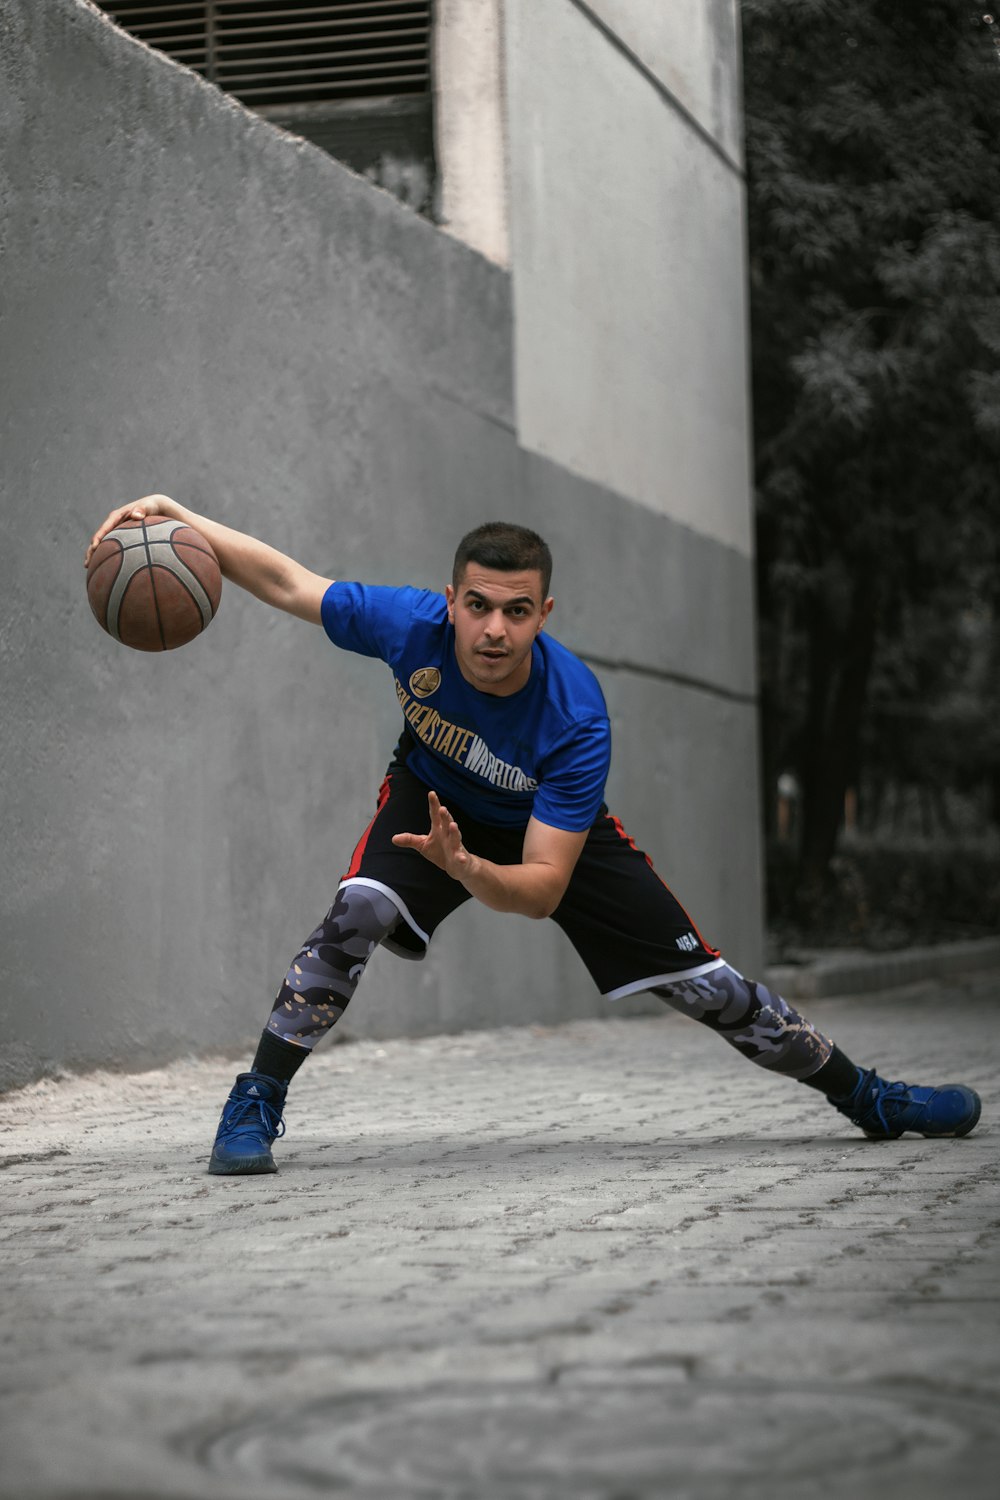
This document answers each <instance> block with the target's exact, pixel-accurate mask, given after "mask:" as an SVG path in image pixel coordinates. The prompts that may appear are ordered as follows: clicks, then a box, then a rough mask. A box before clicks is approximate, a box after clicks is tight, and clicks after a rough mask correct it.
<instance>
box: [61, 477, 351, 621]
mask: <svg viewBox="0 0 1000 1500" xmlns="http://www.w3.org/2000/svg"><path fill="white" fill-rule="evenodd" d="M157 515H159V516H169V517H170V518H171V519H172V520H175V521H183V522H184V523H185V525H187V526H193V527H194V529H195V530H196V531H198V532H200V533H201V535H202V536H203V537H204V538H205V540H206V541H207V542H208V543H209V544H210V546H211V547H212V550H213V551H214V552H215V555H216V557H217V558H218V559H219V567H220V568H221V569H222V576H223V577H224V578H228V579H229V580H230V582H231V583H237V584H239V586H240V588H244V589H246V590H247V591H248V592H249V593H251V594H254V595H255V596H256V598H258V599H262V600H263V601H264V603H265V604H273V605H274V607H275V609H283V610H285V611H286V612H287V613H288V614H290V615H297V616H298V618H299V619H300V620H308V621H309V623H310V624H312V625H319V624H321V623H322V619H321V615H320V605H321V604H322V602H323V595H324V594H325V593H326V591H327V589H328V588H329V587H330V584H331V582H332V579H329V578H321V577H320V575H319V574H318V573H312V572H310V570H309V569H308V568H304V567H303V566H302V564H301V563H297V562H296V561H295V560H294V558H291V557H286V555H285V554H284V552H279V551H278V550H277V548H276V547H269V546H268V545H267V543H266V542H259V541H258V540H257V538H256V537H252V536H247V535H246V534H245V533H244V532H242V531H234V530H233V529H232V527H231V526H223V525H222V524H221V522H219V521H212V520H210V519H209V518H208V517H207V516H199V515H197V514H196V513H195V512H194V511H193V510H188V509H187V508H186V507H185V506H183V505H179V504H178V502H177V501H176V500H172V499H171V498H170V496H169V495H145V496H144V497H143V498H142V499H141V500H135V501H133V502H132V503H131V504H130V505H119V506H118V507H117V508H116V509H115V510H113V511H111V513H110V515H108V516H107V517H106V518H105V520H104V521H103V522H102V523H101V525H100V526H99V527H98V529H97V530H96V531H95V532H94V535H93V537H92V538H91V541H90V546H89V547H88V548H87V552H86V556H85V557H84V564H86V563H88V562H89V561H90V558H91V554H92V553H93V551H94V549H95V548H96V547H97V545H98V543H99V542H100V541H101V538H102V537H104V536H106V535H107V533H108V532H109V531H113V530H114V528H115V527H116V526H119V525H120V524H121V522H122V521H127V520H143V519H144V518H145V517H146V516H157Z"/></svg>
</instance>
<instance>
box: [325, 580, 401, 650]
mask: <svg viewBox="0 0 1000 1500" xmlns="http://www.w3.org/2000/svg"><path fill="white" fill-rule="evenodd" d="M418 594H419V590H417V589H412V588H401V589H392V588H373V587H371V586H370V585H368V584H363V583H331V585H330V587H329V588H328V589H327V591H326V593H325V594H324V595H323V602H322V604H321V605H320V615H321V618H322V621H323V629H324V630H325V631H326V633H327V635H328V636H329V637H330V640H331V641H332V642H333V644H334V645H335V646H340V647H341V648H342V649H343V650H344V651H355V652H357V654H358V655H359V656H375V657H378V658H379V659H380V660H381V661H385V662H391V661H393V660H395V658H396V657H397V656H398V654H399V652H400V650H401V649H402V645H403V642H404V641H405V639H406V634H407V630H408V628H409V624H410V621H411V619H412V618H413V601H414V599H415V597H416V596H417V595H418Z"/></svg>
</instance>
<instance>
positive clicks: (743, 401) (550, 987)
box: [0, 0, 761, 1085]
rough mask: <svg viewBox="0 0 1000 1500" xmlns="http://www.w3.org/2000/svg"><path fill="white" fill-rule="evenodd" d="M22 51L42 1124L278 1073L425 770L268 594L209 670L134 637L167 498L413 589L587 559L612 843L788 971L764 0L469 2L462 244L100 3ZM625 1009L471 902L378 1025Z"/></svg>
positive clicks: (13, 1028)
mask: <svg viewBox="0 0 1000 1500" xmlns="http://www.w3.org/2000/svg"><path fill="white" fill-rule="evenodd" d="M0 25H2V29H3V33H4V46H3V48H2V49H0V74H2V88H0V153H2V161H0V173H2V182H3V196H4V215H3V223H4V229H3V234H4V238H5V243H4V246H3V252H4V253H3V271H2V276H3V288H2V291H3V301H2V305H0V379H2V383H3V393H2V402H0V429H2V430H0V448H2V451H3V454H4V471H5V485H6V495H5V513H6V519H7V528H6V535H7V547H6V549H5V555H4V558H3V564H2V566H3V570H4V586H3V591H2V598H3V622H4V623H3V627H2V630H0V661H2V665H3V672H4V681H5V714H4V719H3V724H4V728H3V734H4V753H3V783H4V825H5V826H4V840H5V848H6V850H7V859H6V860H5V862H4V870H3V872H2V874H0V883H2V887H3V911H4V916H3V950H4V955H5V971H6V974H7V980H8V982H7V985H6V986H5V993H4V996H3V1000H2V1001H0V1004H2V1005H3V1007H4V1009H5V1018H4V1035H5V1038H6V1039H7V1047H6V1049H5V1052H4V1062H3V1064H2V1071H0V1083H2V1084H5V1085H9V1084H11V1083H16V1082H20V1081H23V1080H25V1079H28V1078H31V1077H34V1076H38V1075H39V1074H40V1073H44V1072H46V1071H49V1070H51V1069H52V1068H54V1067H57V1066H74V1067H83V1066H91V1065H94V1064H100V1063H103V1062H108V1061H112V1062H115V1063H128V1064H133V1065H139V1064H143V1063H146V1062H152V1061H156V1060H159V1059H163V1058H168V1057H170V1056H176V1055H178V1054H180V1053H186V1052H191V1051H198V1052H201V1051H204V1050H209V1049H212V1048H220V1047H225V1048H227V1049H230V1050H234V1051H235V1050H238V1049H239V1047H240V1046H241V1045H243V1044H244V1043H246V1044H249V1042H250V1041H251V1040H252V1039H253V1037H254V1036H255V1035H256V1034H257V1032H258V1031H259V1028H260V1025H261V1024H262V1021H263V1018H264V1016H265V1014H266V1011H267V1007H268V1005H269V1003H270V998H271V996H272V994H273V992H274V990H275V988H276V987H277V984H278V982H279V980H280V978H281V976H282V974H283V972H284V968H285V965H286V963H287V959H288V957H289V955H290V954H291V953H292V952H294V951H295V949H296V948H297V946H298V944H299V942H300V941H301V939H302V937H303V936H304V935H305V934H306V933H307V932H308V931H309V930H310V929H311V927H312V926H313V925H314V924H315V921H316V920H317V919H318V918H319V916H320V915H321V914H322V912H323V911H324V910H325V909H326V907H327V906H328V904H329V901H330V899H331V898H332V894H333V891H334V889H335V887H336V884H337V881H338V879H339V876H340V874H341V873H342V871H343V869H344V868H346V864H347V861H348V859H349V856H350V851H351V848H352V847H353V843H354V841H355V839H356V838H357V836H358V834H359V833H360V831H361V829H362V828H363V826H364V824H365V823H366V821H367V819H368V817H369V816H370V812H371V808H372V804H373V799H374V794H375V790H376V788H377V785H378V782H379V779H380V776H381V772H382V769H383V766H384V763H385V761H386V759H387V756H388V753H389V750H390V749H391V746H392V743H393V741H394V737H395V734H396V732H397V722H396V721H397V713H398V710H397V708H396V705H395V699H394V695H393V693H392V685H391V679H390V677H389V674H388V672H385V671H383V670H381V669H379V667H378V666H377V665H374V664H372V663H370V662H364V661H362V660H360V659H357V658H353V657H349V656H344V655H342V654H340V653H338V652H336V651H334V650H333V648H332V647H330V646H329V644H328V643H326V641H325V639H324V638H323V637H322V634H321V632H319V631H313V630H310V629H309V628H308V627H306V626H303V625H302V624H301V623H300V622H297V621H294V620H292V619H286V618H284V617H281V616H278V615H276V614H275V613H274V612H273V611H269V610H266V609H263V608H261V607H260V606H258V605H257V604H256V603H255V602H254V601H253V600H252V599H250V598H248V597H246V596H243V595H241V594H240V593H239V591H237V590H235V589H231V588H227V589H224V592H223V600H222V605H221V609H220V612H219V616H218V619H217V620H216V621H215V622H214V623H213V625H212V626H211V628H210V630H209V631H208V632H207V633H206V634H205V636H204V637H202V638H199V639H198V640H197V641H196V642H194V643H192V645H190V646H188V647H185V648H183V650H181V651H179V652H176V653H170V654H168V655H166V656H157V657H147V656H144V655H142V654H140V653H133V652H129V651H128V650H126V649H125V648H122V647H120V646H118V645H117V644H115V643H114V642H112V641H110V640H109V639H107V638H105V637H103V636H102V635H101V634H100V633H99V631H98V630H97V629H96V627H95V625H94V623H93V621H92V619H91V617H90V615H89V611H88V608H87V602H86V597H85V593H84V588H83V570H82V567H81V565H80V564H81V557H82V550H83V547H84V545H85V542H86V540H87V538H88V536H89V534H90V532H91V531H92V530H93V528H94V526H95V525H96V524H97V522H98V521H99V520H100V519H101V517H102V516H103V515H104V514H105V512H106V511H107V509H108V508H109V507H110V505H111V504H113V503H116V502H118V501H120V500H122V499H127V498H129V497H132V496H137V495H140V494H144V493H148V492H150V491H154V490H165V491H167V492H169V493H172V494H175V495H176V496H177V498H179V499H180V500H182V501H184V502H185V503H188V504H191V505H193V506H194V507H195V508H196V509H203V510H205V511H208V512H209V513H211V514H213V515H215V516H218V517H219V518H220V519H222V520H224V521H226V522H229V523H230V524H232V525H235V526H238V527H241V528H244V529H246V530H249V531H252V532H255V533H257V534H259V535H261V536H263V537H265V538H267V539H268V540H271V541H273V542H274V543H275V544H276V545H278V546H280V547H282V548H284V549H285V550H287V551H288V552H290V553H292V554H293V555H295V556H298V557H300V558H302V559H303V560H304V561H307V562H309V563H310V565H311V566H313V567H315V568H316V569H317V570H319V571H322V572H328V573H329V575H330V576H331V577H342V578H361V579H364V580H366V581H371V582H412V583H416V584H421V585H425V586H428V587H442V586H443V584H444V582H445V581H446V580H447V573H448V569H449V565H450V555H451V551H452V549H453V546H454V542H455V540H456V538H457V536H458V535H460V534H461V533H462V532H463V531H465V530H467V529H468V528H469V527H470V526H473V525H475V524H477V523H478V522H479V521H482V520H486V519H492V518H496V517H508V518H510V519H513V520H516V521H522V522H524V523H526V524H529V525H532V526H534V527H536V528H537V529H539V530H541V531H542V532H543V534H545V535H546V536H547V537H548V539H549V540H550V542H551V544H552V546H553V550H554V553H555V557H556V571H555V576H554V580H553V592H554V594H555V597H556V611H555V613H554V615H553V617H552V621H551V629H552V632H553V633H554V634H555V635H556V636H558V637H559V638H560V639H562V640H563V641H565V643H566V644H567V645H569V646H570V647H572V648H573V649H574V650H576V651H578V652H579V653H580V654H581V655H582V656H583V657H584V658H585V659H586V660H588V661H589V662H590V663H591V664H592V665H593V666H594V668H595V670H596V671H597V673H598V675H599V676H600V678H601V681H602V683H603V686H604V688H605V692H606V696H607V699H608V704H609V708H610V711H611V715H612V720H613V725H614V730H615V758H614V763H613V769H612V777H611V781H610V783H609V788H608V798H609V802H610V803H611V805H612V807H613V810H614V811H615V812H616V813H617V814H618V815H619V816H620V817H621V818H622V820H623V822H624V823H625V825H626V827H628V828H629V829H630V831H631V832H633V833H634V835H635V836H636V838H637V840H638V841H639V842H640V844H641V845H642V846H643V847H644V848H646V849H647V850H648V851H649V852H650V853H651V855H652V856H653V857H654V859H655V861H656V864H657V868H658V869H659V870H660V872H661V873H662V874H663V876H664V878H665V879H667V880H668V882H669V883H670V884H671V885H672V886H673V888H674V889H675V890H676V891H677V894H678V896H679V897H680V899H681V900H682V901H683V902H684V903H685V905H687V906H688V907H689V909H690V910H691V911H692V914H693V915H694V916H695V918H696V920H697V921H698V923H699V926H700V927H701V929H702V930H703V931H704V933H705V935H706V936H707V937H708V938H709V939H710V940H711V941H713V942H715V943H716V944H718V945H719V946H721V947H722V948H723V950H724V951H725V953H726V954H727V956H728V957H729V958H730V959H731V960H732V961H733V962H734V963H736V964H738V965H739V966H740V967H743V968H745V969H747V970H749V971H753V970H754V969H755V968H756V966H757V965H759V963H760V960H761V941H760V938H761V930H760V929H761V898H760V845H759V831H758V788H757V705H756V676H755V653H754V624H753V583H752V576H753V569H752V543H751V509H750V484H749V411H748V389H747V348H746V339H747V318H746V302H745V299H746V286H745V251H744V206H743V194H744V184H743V177H742V165H741V154H740V153H741V141H740V126H739V119H740V116H739V65H738V61H739V40H738V31H737V15H736V5H735V3H734V0H678V3H677V4H671V5H670V6H660V5H650V4H645V3H642V0H588V3H584V0H438V3H437V4H436V5H435V6H434V7H433V27H432V33H431V39H430V46H431V53H430V55H431V58H432V64H431V76H432V81H433V111H432V117H433V132H434V134H433V193H432V196H433V208H432V211H430V212H429V213H425V214H420V213H417V212H414V211H413V209H412V207H408V206H406V204H404V203H400V202H399V201H398V199H397V198H396V197H394V196H392V195H391V194H390V193H389V192H386V191H384V190H383V188H381V187H379V186H377V185H374V183H373V182H372V181H370V180H368V179H366V177H365V176H364V175H363V170H362V171H357V170H352V169H351V168H350V167H348V166H346V165H344V164H343V163H342V162H340V161H338V160H336V159H334V158H333V157H331V155H330V154H329V151H328V150H321V149H319V148H318V146H317V145H316V144H314V143H312V142H310V141H308V140H305V139H303V138H301V137H299V136H297V135H296V134H294V133H293V132H292V131H291V130H290V129H289V128H287V126H288V123H289V122H287V121H286V122H285V127H286V128H278V127H276V125H275V123H274V121H273V120H269V119H266V118H263V117H262V116H261V115H260V114H259V113H258V112H255V111H252V110H251V109H249V108H248V107H246V106H245V105H244V104H243V103H241V102H239V101H238V100H236V99H234V98H232V97H230V96H229V95H227V93H226V92H224V91H223V90H222V89H220V87H218V86H216V85H214V84H212V83H210V82H207V81H205V80H204V79H203V78H201V77H199V76H198V75H197V73H196V72H194V71H192V70H191V69H190V68H189V67H187V66H185V65H183V64H180V63H177V62H174V61H171V60H170V59H169V58H167V57H165V56H164V55H163V54H162V52H160V51H158V50H156V49H153V48H150V47H149V46H147V45H145V44H144V43H143V42H142V41H140V40H137V39H136V38H135V37H133V36H131V35H129V34H128V33H127V32H125V31H124V30H122V29H121V28H119V27H118V26H117V25H116V24H115V23H114V22H113V21H112V20H111V19H110V18H109V16H108V15H107V13H106V11H104V10H102V9H101V8H100V7H98V6H96V5H94V4H91V3H90V0H46V3H45V4H44V5H38V4H37V3H35V0H0ZM292 123H294V122H292ZM387 185H388V186H391V184H387ZM404 196H405V195H404ZM649 1003H650V1002H634V1003H633V1008H635V1006H637V1005H643V1004H645V1005H648V1004H649ZM608 1011H609V1007H607V1006H606V1005H605V1004H604V1003H603V1002H601V1001H600V1000H599V998H598V997H597V996H596V995H594V994H593V992H592V990H591V987H590V983H589V980H588V978H587V976H586V974H585V972H584V970H583V968H582V966H581V965H580V963H579V961H578V960H577V959H576V957H575V955H574V954H573V953H572V951H570V950H569V949H568V948H567V945H566V944H565V940H564V939H563V938H562V936H561V934H560V933H559V932H558V931H557V930H556V929H555V928H554V927H553V926H552V925H551V924H549V923H532V922H528V921H525V920H523V919H518V918H514V917H498V916H496V915H495V914H493V913H490V912H487V911H485V910H484V909H479V908H477V909H475V910H473V909H471V908H469V907H467V908H465V909H464V911H463V912H462V913H460V914H459V915H458V916H457V917H456V918H454V919H453V921H452V922H451V923H449V924H446V926H445V927H444V928H443V929H442V931H441V933H440V934H439V936H438V937H437V938H436V940H435V945H434V949H433V951H432V953H431V955H430V957H429V958H428V960H427V961H426V963H424V964H423V965H421V966H417V965H405V964H400V963H398V962H396V961H395V960H393V959H392V958H391V957H390V956H389V955H384V954H381V953H380V954H377V955H376V957H375V958H374V960H373V961H372V965H371V967H370V969H369V973H368V976H367V977H366V981H365V984H364V986H363V987H362V989H361V990H360V991H359V994H358V997H357V999H356V1000H355V1002H354V1004H353V1005H352V1007H351V1009H350V1010H349V1012H348V1014H347V1016H345V1018H344V1021H343V1022H342V1023H341V1026H342V1027H343V1028H344V1031H345V1032H346V1033H348V1034H351V1033H353V1034H355V1035H358V1034H367V1035H389V1034H398V1033H407V1032H409V1033H418V1032H433V1031H439V1030H455V1029H461V1028H464V1027H468V1026H481V1025H506V1024H512V1023H517V1022H524V1021H538V1022H545V1023H550V1022H553V1021H557V1020H560V1019H565V1018H569V1017H572V1016H584V1015H597V1014H604V1013H607V1012H608Z"/></svg>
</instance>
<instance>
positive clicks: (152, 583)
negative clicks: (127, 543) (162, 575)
mask: <svg viewBox="0 0 1000 1500" xmlns="http://www.w3.org/2000/svg"><path fill="white" fill-rule="evenodd" d="M142 540H143V545H144V546H145V548H146V566H147V568H148V569H149V587H150V592H151V593H152V595H153V608H154V609H155V610H156V628H157V630H158V631H159V632H160V648H161V650H163V651H166V649H167V637H166V635H165V633H164V630H163V620H162V619H161V618H160V601H159V599H158V598H157V597H156V579H155V578H154V577H153V554H152V552H151V551H150V550H149V539H148V537H147V536H146V523H145V521H143V522H142Z"/></svg>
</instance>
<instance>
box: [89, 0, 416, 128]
mask: <svg viewBox="0 0 1000 1500" xmlns="http://www.w3.org/2000/svg"><path fill="white" fill-rule="evenodd" d="M101 8H102V9H103V10H105V11H107V13H108V14H109V15H110V16H112V17H113V18H114V20H116V21H117V22H118V24H119V25H120V26H122V27H123V28H124V29H125V30H126V31H129V32H131V34H132V35H133V36H135V37H138V38H139V39H140V40H141V41H143V42H146V43H147V44H148V45H149V46H150V47H156V48H157V49H158V50H159V51H161V52H165V53H166V54H167V55H168V56H169V57H172V58H173V59H174V60H175V61H176V62H179V63H183V64H184V65H185V66H186V67H189V68H193V69H194V71H195V72H197V73H200V74H201V75H202V77H203V78H207V79H208V80H209V81H210V82H211V83H215V84H218V86H219V88H221V89H225V91H226V92H227V93H229V94H233V95H235V97H236V98H237V99H241V100H242V101H243V103H244V104H247V105H249V106H250V107H251V108H252V109H261V110H265V111H266V112H267V113H268V114H273V113H276V112H277V111H278V110H280V109H282V108H283V107H287V106H300V105H312V106H315V105H322V104H336V103H337V102H338V101H346V100H353V99H377V98H387V97H391V98H399V96H401V95H404V96H405V95H426V94H429V92H430V86H431V83H430V30H431V16H430V11H431V5H430V0H339V3H338V0H333V3H327V4H324V5H320V4H310V3H309V0H305V3H301V0H287V3H286V4H280V3H275V0H202V3H200V4H197V3H188V4H184V3H183V0H176V3H174V4H162V3H157V0H120V3H102V6H101Z"/></svg>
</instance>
